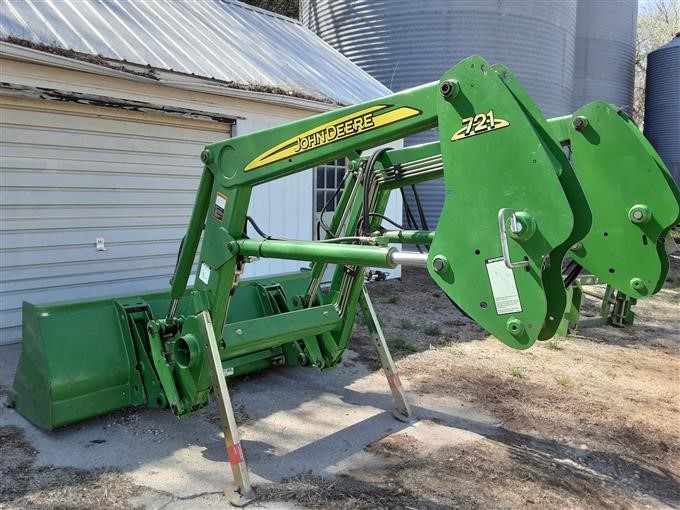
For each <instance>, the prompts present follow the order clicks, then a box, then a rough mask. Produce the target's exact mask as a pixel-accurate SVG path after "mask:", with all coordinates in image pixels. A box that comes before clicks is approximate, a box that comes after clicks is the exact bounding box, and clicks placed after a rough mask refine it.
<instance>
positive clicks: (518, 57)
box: [300, 0, 576, 228]
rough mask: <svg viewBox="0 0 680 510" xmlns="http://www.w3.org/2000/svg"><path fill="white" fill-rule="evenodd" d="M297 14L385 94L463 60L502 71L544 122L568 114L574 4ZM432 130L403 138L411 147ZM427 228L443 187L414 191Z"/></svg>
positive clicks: (373, 3) (343, 0) (435, 184)
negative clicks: (519, 85) (507, 71)
mask: <svg viewBox="0 0 680 510" xmlns="http://www.w3.org/2000/svg"><path fill="white" fill-rule="evenodd" d="M300 16H301V19H302V21H303V23H304V24H305V25H307V26H308V27H309V28H311V29H312V30H313V31H314V32H316V33H317V34H318V35H320V36H321V37H322V38H323V39H324V40H325V41H326V42H328V43H329V44H330V45H331V46H333V47H334V48H336V49H337V50H339V51H340V52H341V53H343V54H344V55H345V56H347V57H348V58H349V59H350V60H352V61H353V62H354V63H355V64H358V65H359V66H361V67H362V68H363V69H364V70H366V71H368V72H369V73H370V74H371V75H373V76H374V77H375V78H377V79H378V80H379V81H381V82H382V83H383V84H384V85H386V86H387V87H389V88H391V89H392V90H395V91H398V90H402V89H405V88H408V87H412V86H414V85H417V84H421V83H425V82H428V81H434V80H438V79H439V78H440V77H441V75H442V74H443V73H444V72H445V71H446V70H447V69H449V68H450V67H451V66H453V65H454V64H455V63H457V62H458V61H459V60H461V59H463V58H465V57H467V56H469V55H473V54H476V55H480V56H482V57H483V58H485V59H486V60H488V61H489V62H494V63H495V62H499V63H503V64H505V65H507V66H508V67H509V68H510V69H511V70H512V71H513V72H514V73H515V74H517V76H518V77H519V79H520V80H521V81H522V83H523V84H524V85H525V87H526V89H527V91H528V92H529V94H530V95H531V96H532V97H533V98H534V99H535V100H536V102H537V103H538V105H539V106H540V107H541V109H542V110H543V112H544V114H545V115H546V116H556V115H563V114H566V113H569V112H571V107H572V92H573V91H572V85H573V74H574V40H575V36H576V2H575V1H559V2H544V1H527V0H512V1H509V0H498V1H493V2H491V1H477V0H458V1H455V2H454V1H450V0H423V1H420V2H413V1H405V0H316V1H315V0H301V2H300ZM436 138H437V134H436V133H435V132H431V133H424V134H422V135H420V136H414V137H411V138H409V139H407V140H406V144H407V145H414V144H416V143H422V142H426V141H431V140H434V139H436ZM418 188H419V191H420V193H421V194H422V198H423V206H424V209H425V212H426V215H427V217H428V219H429V221H428V223H429V227H430V228H433V227H434V226H435V225H436V221H437V219H438V218H439V213H440V210H441V204H442V202H443V197H444V189H443V184H442V182H441V181H432V182H428V183H424V184H422V185H419V187H418Z"/></svg>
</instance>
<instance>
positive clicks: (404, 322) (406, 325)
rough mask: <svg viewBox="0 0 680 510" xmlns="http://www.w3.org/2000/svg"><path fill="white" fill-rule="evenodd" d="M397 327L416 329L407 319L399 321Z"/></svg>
mask: <svg viewBox="0 0 680 510" xmlns="http://www.w3.org/2000/svg"><path fill="white" fill-rule="evenodd" d="M399 326H400V327H401V329H416V325H415V324H413V322H411V321H410V320H408V319H401V322H400V323H399Z"/></svg>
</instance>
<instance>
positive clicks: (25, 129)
mask: <svg viewBox="0 0 680 510" xmlns="http://www.w3.org/2000/svg"><path fill="white" fill-rule="evenodd" d="M230 127H231V126H230V125H229V124H226V123H220V122H217V121H209V120H198V119H191V118H184V117H172V116H169V115H162V114H153V113H141V112H137V111H126V110H121V109H114V108H101V107H92V106H86V105H80V104H65V103H64V104H60V103H55V102H52V101H39V100H28V99H20V98H7V97H4V98H1V99H0V167H1V182H0V185H1V196H0V222H1V225H0V230H1V232H0V343H11V342H16V341H19V340H20V338H21V302H22V301H24V300H25V301H30V302H33V303H38V304H39V303H49V302H54V301H62V300H74V299H88V298H93V297H102V296H110V295H117V294H126V293H137V292H145V291H149V290H157V289H164V288H167V287H168V279H169V277H170V275H171V273H172V271H173V268H174V263H175V259H176V255H177V249H178V245H179V240H180V239H181V237H182V236H183V235H184V232H185V228H186V224H187V222H188V218H189V215H190V212H191V207H192V205H193V200H194V193H195V190H196V187H197V185H198V178H199V174H200V171H201V165H200V161H199V158H198V157H199V155H200V152H201V149H202V147H203V145H205V144H206V143H210V142H214V141H217V140H221V139H224V138H227V137H228V136H229V135H230ZM98 238H101V239H103V243H104V248H105V249H104V250H102V251H99V250H98V249H97V247H96V240H97V239H98Z"/></svg>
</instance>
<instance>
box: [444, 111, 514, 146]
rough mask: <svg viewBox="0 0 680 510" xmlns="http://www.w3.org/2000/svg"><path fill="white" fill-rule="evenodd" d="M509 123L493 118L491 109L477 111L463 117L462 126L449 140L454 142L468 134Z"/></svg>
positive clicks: (497, 127) (475, 133) (486, 131)
mask: <svg viewBox="0 0 680 510" xmlns="http://www.w3.org/2000/svg"><path fill="white" fill-rule="evenodd" d="M509 125H510V123H509V122H508V121H507V120H503V119H497V118H495V117H494V115H493V110H489V112H488V113H478V114H477V115H475V116H474V117H467V118H465V119H463V127H462V128H460V129H459V130H458V131H456V132H455V133H453V136H452V137H451V141H452V142H455V141H456V140H461V139H463V138H468V137H470V136H475V135H481V134H483V133H488V132H489V131H493V130H494V129H501V128H504V127H508V126H509Z"/></svg>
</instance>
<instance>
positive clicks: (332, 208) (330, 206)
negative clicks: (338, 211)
mask: <svg viewBox="0 0 680 510" xmlns="http://www.w3.org/2000/svg"><path fill="white" fill-rule="evenodd" d="M333 193H334V191H326V202H328V201H329V200H330V199H331V198H332V197H333ZM326 202H324V203H326ZM326 211H328V212H333V211H335V203H334V201H333V202H331V203H330V204H328V207H326Z"/></svg>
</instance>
